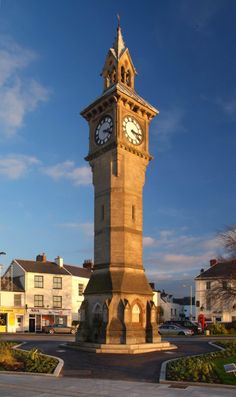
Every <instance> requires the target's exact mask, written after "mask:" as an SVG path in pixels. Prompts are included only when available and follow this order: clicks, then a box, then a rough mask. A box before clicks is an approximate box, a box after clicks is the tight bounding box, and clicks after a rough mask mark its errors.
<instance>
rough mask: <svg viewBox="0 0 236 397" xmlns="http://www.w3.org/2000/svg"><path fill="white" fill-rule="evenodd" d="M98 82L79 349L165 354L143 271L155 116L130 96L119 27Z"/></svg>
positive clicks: (131, 72) (89, 111)
mask: <svg viewBox="0 0 236 397" xmlns="http://www.w3.org/2000/svg"><path fill="white" fill-rule="evenodd" d="M101 75H102V77H103V80H104V90H103V94H102V95H101V96H100V97H98V98H97V99H96V100H95V101H94V102H93V103H92V104H91V105H89V106H88V107H86V108H85V109H84V110H83V111H82V112H81V115H82V116H83V117H84V118H85V119H86V120H87V122H88V124H89V153H88V155H87V157H86V160H87V161H88V162H89V164H90V166H91V169H92V173H93V185H94V191H95V198H94V210H95V211H94V218H95V219H94V271H93V273H92V276H91V278H90V280H89V283H88V285H87V287H86V290H85V292H84V302H83V304H82V306H81V323H80V327H79V330H78V333H77V335H76V341H77V343H78V344H79V345H80V346H81V348H83V349H90V350H91V349H92V350H95V351H99V352H119V353H137V352H144V351H153V350H160V349H163V348H170V345H169V344H168V343H162V342H161V339H160V336H159V334H158V327H157V319H156V306H155V304H154V302H153V291H152V289H151V287H150V285H149V282H148V280H147V278H146V275H145V272H144V268H143V242H142V238H143V233H142V232H143V186H144V182H145V172H146V168H147V165H148V163H149V161H150V160H151V159H152V156H151V154H150V153H149V124H150V121H151V120H152V119H153V117H155V116H156V115H157V114H158V110H157V109H155V108H154V107H153V106H152V105H150V104H149V103H148V102H147V101H145V100H144V99H143V98H141V97H140V96H139V95H138V94H137V93H136V92H135V77H136V70H135V67H134V65H133V62H132V59H131V56H130V53H129V50H128V48H127V47H126V45H125V43H124V40H123V37H122V33H121V28H120V26H118V28H117V35H116V38H115V42H114V44H113V46H112V48H110V49H109V51H108V54H107V56H106V60H105V65H104V67H103V70H102V74H101Z"/></svg>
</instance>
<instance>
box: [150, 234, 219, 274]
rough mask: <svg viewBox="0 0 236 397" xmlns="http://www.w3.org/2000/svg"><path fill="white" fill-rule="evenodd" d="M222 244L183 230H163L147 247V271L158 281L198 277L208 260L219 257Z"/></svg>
mask: <svg viewBox="0 0 236 397" xmlns="http://www.w3.org/2000/svg"><path fill="white" fill-rule="evenodd" d="M220 248H221V246H220V242H219V240H218V239H217V238H215V237H212V236H209V235H196V236H193V235H188V234H186V231H185V233H184V234H183V230H182V229H181V230H176V231H175V230H161V231H159V233H158V234H157V235H156V236H149V237H148V239H147V240H146V243H145V244H144V257H145V259H144V262H145V268H146V269H147V271H148V274H150V276H151V277H152V278H153V277H154V278H156V279H160V278H161V279H162V280H164V279H173V280H177V279H184V278H193V277H196V276H197V275H198V274H199V272H200V269H201V268H206V267H208V266H209V260H210V259H212V258H215V257H218V256H220V254H221V249H220Z"/></svg>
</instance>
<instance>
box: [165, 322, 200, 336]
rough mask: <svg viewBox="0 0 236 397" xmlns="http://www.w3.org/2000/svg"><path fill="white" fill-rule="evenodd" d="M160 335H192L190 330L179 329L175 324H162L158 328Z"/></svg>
mask: <svg viewBox="0 0 236 397" xmlns="http://www.w3.org/2000/svg"><path fill="white" fill-rule="evenodd" d="M158 331H159V333H160V334H161V335H193V334H194V332H193V330H192V329H188V328H184V327H180V326H178V325H175V324H162V325H160V326H159V327H158Z"/></svg>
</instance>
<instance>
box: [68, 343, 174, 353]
mask: <svg viewBox="0 0 236 397" xmlns="http://www.w3.org/2000/svg"><path fill="white" fill-rule="evenodd" d="M76 348H77V349H78V350H82V351H87V352H94V353H108V354H109V353H112V354H141V353H150V352H155V351H161V350H173V349H177V346H175V345H172V344H171V343H169V342H163V341H161V340H160V342H156V343H140V344H133V345H126V344H99V343H82V344H77V345H76Z"/></svg>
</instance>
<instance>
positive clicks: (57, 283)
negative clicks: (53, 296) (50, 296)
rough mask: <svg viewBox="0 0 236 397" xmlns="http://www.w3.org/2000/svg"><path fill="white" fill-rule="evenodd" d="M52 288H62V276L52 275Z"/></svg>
mask: <svg viewBox="0 0 236 397" xmlns="http://www.w3.org/2000/svg"><path fill="white" fill-rule="evenodd" d="M53 288H54V289H62V277H53Z"/></svg>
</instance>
